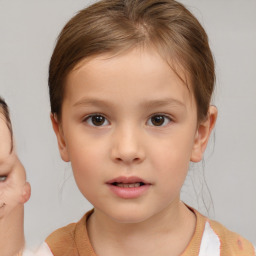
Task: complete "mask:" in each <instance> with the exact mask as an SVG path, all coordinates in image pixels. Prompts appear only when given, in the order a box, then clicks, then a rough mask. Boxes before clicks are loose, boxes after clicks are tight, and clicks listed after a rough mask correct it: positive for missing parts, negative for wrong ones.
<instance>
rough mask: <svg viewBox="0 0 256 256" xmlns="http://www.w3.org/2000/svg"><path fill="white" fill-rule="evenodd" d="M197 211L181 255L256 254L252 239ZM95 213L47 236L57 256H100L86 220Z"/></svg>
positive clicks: (225, 255) (234, 255)
mask: <svg viewBox="0 0 256 256" xmlns="http://www.w3.org/2000/svg"><path fill="white" fill-rule="evenodd" d="M192 210H193V209H192ZM193 211H194V213H195V215H196V217H197V224H196V230H195V233H194V235H193V237H192V239H191V241H190V243H189V244H188V246H187V248H186V249H185V251H184V252H183V253H182V255H181V256H255V255H256V254H255V248H254V247H253V245H252V244H251V243H250V242H249V241H248V240H246V239H244V238H242V237H241V236H239V235H238V234H236V233H234V232H231V231H229V230H228V229H226V228H225V227H224V226H222V225H221V224H219V223H218V222H215V221H212V220H209V219H207V218H206V217H204V216H203V215H201V214H200V213H199V212H197V211H196V210H193ZM92 212H93V210H92V211H89V212H87V213H86V214H85V215H84V217H83V218H82V219H81V220H80V221H79V222H77V223H72V224H69V225H68V226H66V227H63V228H60V229H58V230H56V231H55V232H53V233H52V234H51V235H50V236H49V237H48V238H47V239H46V243H47V244H48V246H49V248H50V250H51V252H52V255H53V256H71V255H72V256H96V253H95V252H94V249H93V247H92V245H91V243H90V240H89V237H88V233H87V229H86V220H87V218H88V217H89V216H90V214H91V213H92Z"/></svg>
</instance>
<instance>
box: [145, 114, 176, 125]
mask: <svg viewBox="0 0 256 256" xmlns="http://www.w3.org/2000/svg"><path fill="white" fill-rule="evenodd" d="M170 121H171V118H170V117H168V116H165V115H155V116H152V117H151V118H150V120H149V122H150V125H151V126H165V125H167V124H168V123H169V122H170Z"/></svg>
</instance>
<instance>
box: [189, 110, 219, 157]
mask: <svg viewBox="0 0 256 256" xmlns="http://www.w3.org/2000/svg"><path fill="white" fill-rule="evenodd" d="M217 115H218V110H217V108H216V107H215V106H210V107H209V110H208V116H207V119H206V120H204V121H202V122H201V123H200V124H199V125H198V128H197V132H196V135H195V141H194V146H193V149H192V154H191V157H190V161H192V162H200V161H201V160H202V159H203V155H204V151H205V149H206V146H207V143H208V140H209V138H210V135H211V132H212V130H213V128H214V126H215V123H216V119H217Z"/></svg>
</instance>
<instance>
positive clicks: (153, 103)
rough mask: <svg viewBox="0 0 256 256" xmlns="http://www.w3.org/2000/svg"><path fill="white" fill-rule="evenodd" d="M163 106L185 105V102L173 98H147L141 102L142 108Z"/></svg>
mask: <svg viewBox="0 0 256 256" xmlns="http://www.w3.org/2000/svg"><path fill="white" fill-rule="evenodd" d="M163 106H179V107H184V108H185V107H186V106H185V104H184V103H183V102H182V101H180V100H177V99H174V98H164V99H160V100H147V101H144V102H142V103H141V107H143V108H146V109H147V108H154V107H163Z"/></svg>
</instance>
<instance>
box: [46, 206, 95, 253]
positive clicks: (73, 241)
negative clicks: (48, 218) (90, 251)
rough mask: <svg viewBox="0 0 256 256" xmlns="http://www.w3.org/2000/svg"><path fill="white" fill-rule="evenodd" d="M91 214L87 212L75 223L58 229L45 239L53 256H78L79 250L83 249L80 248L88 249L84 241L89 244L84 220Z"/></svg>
mask: <svg viewBox="0 0 256 256" xmlns="http://www.w3.org/2000/svg"><path fill="white" fill-rule="evenodd" d="M91 213H92V211H89V212H87V213H86V214H85V215H84V216H83V218H82V219H81V220H80V221H78V222H77V223H71V224H69V225H67V226H65V227H62V228H59V229H57V230H55V231H54V232H53V233H52V234H50V235H49V236H48V237H47V238H46V240H45V242H46V244H47V245H48V247H49V248H50V250H51V252H52V254H53V255H54V256H65V255H72V256H76V255H79V254H80V250H82V249H83V248H82V249H81V247H84V246H86V247H89V245H87V244H86V243H85V241H87V243H88V244H89V239H88V238H87V230H86V220H87V218H88V217H89V216H90V215H91ZM81 243H82V245H81Z"/></svg>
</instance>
